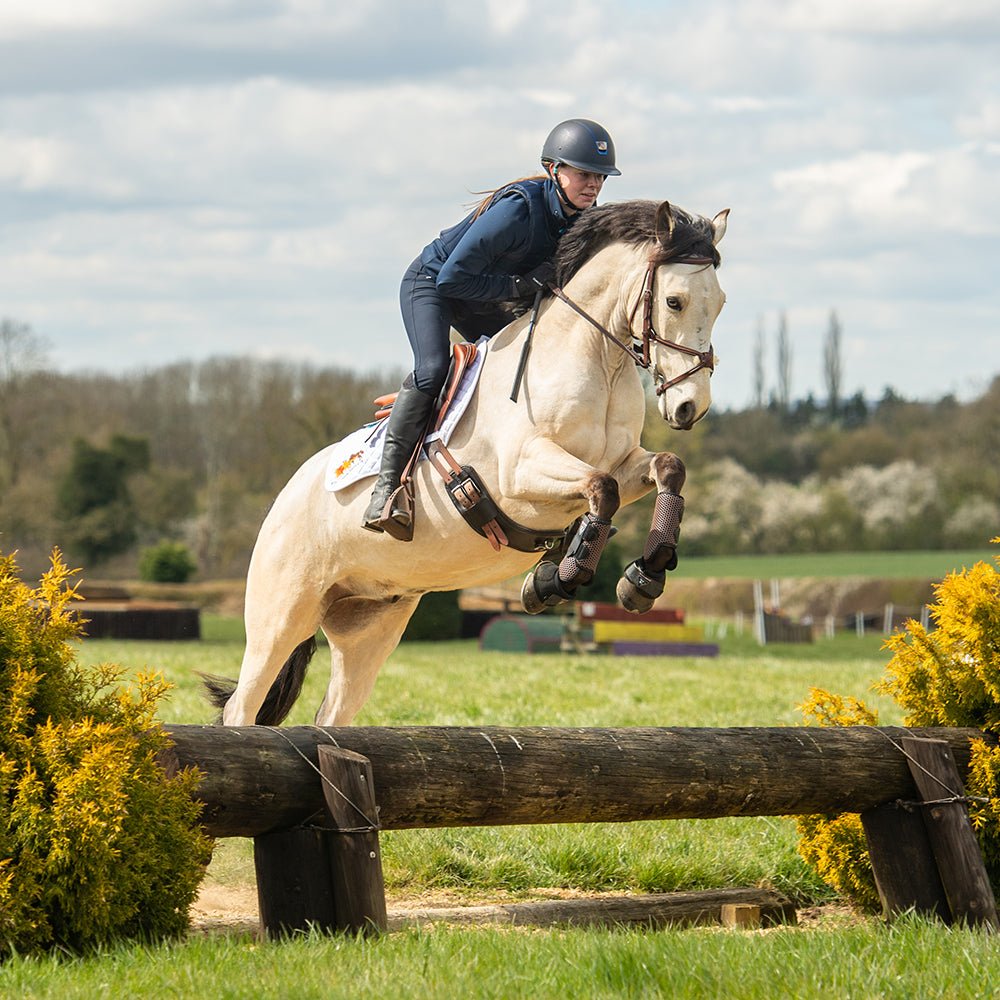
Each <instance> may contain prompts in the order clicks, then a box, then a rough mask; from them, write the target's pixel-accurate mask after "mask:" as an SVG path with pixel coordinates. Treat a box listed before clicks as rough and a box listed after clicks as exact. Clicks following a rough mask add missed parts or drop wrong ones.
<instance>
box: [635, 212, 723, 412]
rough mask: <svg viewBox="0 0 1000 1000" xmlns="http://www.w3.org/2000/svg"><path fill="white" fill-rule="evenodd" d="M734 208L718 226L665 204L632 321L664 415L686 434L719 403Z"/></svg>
mask: <svg viewBox="0 0 1000 1000" xmlns="http://www.w3.org/2000/svg"><path fill="white" fill-rule="evenodd" d="M728 215H729V209H726V210H725V211H722V212H719V214H718V215H716V216H715V218H714V219H712V220H711V221H709V220H708V219H705V218H702V217H700V216H691V215H688V214H687V213H686V212H683V211H681V210H680V209H676V208H674V207H672V206H671V205H670V204H669V203H668V202H664V203H663V204H662V205H660V207H659V209H658V210H657V240H656V243H655V244H654V247H653V251H652V253H651V255H650V259H649V266H648V270H647V272H646V277H645V281H644V284H643V290H642V292H641V293H640V297H639V299H638V301H637V305H636V308H635V309H634V310H633V311H632V314H631V316H630V326H631V330H632V334H633V336H634V337H636V338H637V339H641V341H642V344H643V352H644V356H645V358H646V360H647V361H648V363H649V368H650V370H651V372H652V374H653V380H654V382H655V383H656V394H657V405H658V407H659V410H660V415H661V416H662V417H663V419H664V420H665V421H666V422H667V423H668V424H670V426H671V427H674V428H677V429H678V430H687V429H689V428H690V427H692V426H693V425H694V424H695V423H697V421H699V420H700V419H701V418H702V417H703V416H704V415H705V414H706V413H707V412H708V408H709V406H710V405H711V402H712V392H711V385H710V381H709V380H710V379H711V376H712V371H713V369H714V367H715V354H714V351H713V349H712V327H713V326H714V324H715V320H716V318H717V317H718V315H719V312H720V311H721V310H722V306H723V305H724V303H725V301H726V296H725V293H724V292H723V291H722V288H721V287H720V285H719V281H718V278H717V277H716V273H715V269H716V268H717V267H718V266H719V260H720V258H719V251H718V250H717V249H716V246H717V244H718V243H719V241H720V240H721V239H722V237H723V236H724V235H725V232H726V220H727V218H728Z"/></svg>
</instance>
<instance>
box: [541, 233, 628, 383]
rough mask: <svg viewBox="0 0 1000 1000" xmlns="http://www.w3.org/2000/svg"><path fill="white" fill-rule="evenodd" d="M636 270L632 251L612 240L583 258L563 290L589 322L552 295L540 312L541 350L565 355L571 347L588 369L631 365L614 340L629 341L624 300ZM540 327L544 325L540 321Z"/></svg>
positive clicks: (609, 369) (608, 368)
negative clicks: (596, 366) (581, 265)
mask: <svg viewBox="0 0 1000 1000" xmlns="http://www.w3.org/2000/svg"><path fill="white" fill-rule="evenodd" d="M637 269H638V263H637V261H636V251H635V250H631V249H628V248H625V247H621V246H617V245H616V246H611V247H606V248H605V249H604V250H602V251H601V252H600V253H599V254H597V255H596V256H595V257H594V258H593V259H592V260H590V261H588V263H587V264H586V265H584V267H582V268H581V269H580V270H579V271H578V272H577V273H576V274H575V275H574V276H573V278H572V280H571V281H569V282H568V283H567V284H566V286H565V287H564V288H563V292H564V293H565V294H566V297H567V298H568V299H570V300H571V301H572V302H574V303H575V304H576V305H577V306H579V308H580V309H582V310H583V311H584V312H585V313H586V314H587V316H589V317H590V318H591V319H592V320H593V322H590V321H588V319H586V318H585V317H583V316H581V315H580V314H579V313H577V312H576V311H575V310H574V309H572V308H571V307H570V306H568V305H567V304H566V303H564V302H561V301H559V300H558V299H554V300H552V301H551V303H550V305H549V308H548V309H547V310H546V312H545V315H544V320H545V323H544V335H543V337H540V338H539V341H540V346H541V347H542V350H546V349H547V350H548V351H549V352H550V353H552V354H553V355H556V356H562V357H563V358H564V359H565V356H566V354H567V351H568V350H570V349H571V350H572V352H573V353H574V354H575V355H576V356H577V358H578V360H579V363H580V364H582V365H585V366H587V367H588V368H589V369H591V370H593V368H594V366H595V365H599V366H600V367H602V368H603V369H605V370H607V371H608V372H609V373H614V372H617V371H619V370H620V369H621V368H622V367H623V366H624V365H631V359H630V358H629V357H628V356H627V355H626V354H625V352H624V351H622V349H621V347H620V346H619V344H616V343H615V340H617V341H618V342H619V343H622V344H627V343H628V342H629V338H630V334H629V331H628V318H627V314H628V308H627V302H628V301H629V300H630V298H631V292H632V288H633V286H635V285H636V281H637V279H636V278H635V275H636V273H637ZM539 327H540V328H542V327H543V324H542V322H541V320H540V321H539ZM601 327H603V330H604V331H607V333H610V334H611V336H612V337H614V338H615V340H612V339H611V338H610V337H608V336H607V335H606V334H605V333H604V332H603V331H602V330H601V329H600V328H601ZM542 345H544V346H542ZM570 345H571V346H570ZM532 350H533V351H534V347H533V348H532ZM563 363H565V360H564V362H563Z"/></svg>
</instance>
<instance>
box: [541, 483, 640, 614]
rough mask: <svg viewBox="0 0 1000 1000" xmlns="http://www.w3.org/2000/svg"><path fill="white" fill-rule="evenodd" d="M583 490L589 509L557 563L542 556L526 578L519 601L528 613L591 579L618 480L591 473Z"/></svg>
mask: <svg viewBox="0 0 1000 1000" xmlns="http://www.w3.org/2000/svg"><path fill="white" fill-rule="evenodd" d="M583 493H584V496H585V497H586V499H587V501H588V503H589V505H590V510H588V511H587V513H586V514H584V515H583V517H581V518H580V521H579V524H578V525H577V528H576V531H575V533H574V534H573V537H572V538H571V539H570V541H569V544H568V545H567V546H566V548H565V551H564V554H563V557H562V559H561V560H560V562H559V563H558V564H557V563H555V562H554V561H553V560H550V559H542V560H541V561H540V562H539V563H538V565H537V566H535V568H534V570H532V572H531V573H530V574H529V575H528V576H527V577H526V578H525V581H524V585H523V586H522V588H521V604H522V605H523V606H524V610H525V611H527V612H528V614H530V615H535V614H538V613H539V612H540V611H542V610H544V609H545V608H546V607H554V606H555V605H557V604H562V603H563V602H564V601H569V600H572V599H573V596H574V594H575V592H576V589H577V587H580V586H583V585H585V584H588V583H590V581H591V580H592V579H593V578H594V572H595V571H596V569H597V564H598V562H599V561H600V558H601V553H602V552H603V551H604V547H605V545H607V543H608V539H609V538H610V537H611V518H612V517H614V515H615V514H616V513H617V511H618V508H619V507H620V506H621V500H620V497H619V491H618V483H617V481H616V480H615V479H614V478H613V477H612V476H609V475H606V474H603V473H595V474H593V475H592V476H590V478H589V479H588V480H587V483H586V486H585V487H584V490H583Z"/></svg>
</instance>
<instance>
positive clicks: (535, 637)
mask: <svg viewBox="0 0 1000 1000" xmlns="http://www.w3.org/2000/svg"><path fill="white" fill-rule="evenodd" d="M563 631H564V623H563V619H562V616H561V615H560V616H556V615H537V616H536V615H497V616H496V617H495V618H491V619H490V620H489V621H488V622H487V623H486V624H485V625H484V626H483V630H482V632H480V634H479V648H480V649H487V650H501V651H503V652H507V653H558V652H559V651H560V649H561V648H562V641H563Z"/></svg>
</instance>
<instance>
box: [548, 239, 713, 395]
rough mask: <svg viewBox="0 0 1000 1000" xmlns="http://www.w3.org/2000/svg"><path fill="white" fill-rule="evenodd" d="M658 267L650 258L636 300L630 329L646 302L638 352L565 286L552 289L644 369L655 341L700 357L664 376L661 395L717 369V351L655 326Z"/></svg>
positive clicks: (704, 260)
mask: <svg viewBox="0 0 1000 1000" xmlns="http://www.w3.org/2000/svg"><path fill="white" fill-rule="evenodd" d="M671 263H672V264H705V265H709V264H712V263H713V261H712V258H711V257H680V258H678V259H677V260H675V261H671ZM656 268H657V264H656V262H655V261H654V260H652V259H651V260H650V261H649V266H648V267H647V268H646V276H645V278H644V279H643V282H642V291H641V292H640V294H639V298H638V299H636V302H635V305H634V306H633V307H632V312H631V313H630V314H629V320H628V324H629V329H631V328H632V324H633V323H634V322H635V314H636V313H637V312H638V311H639V304H640V303H642V306H643V309H642V333H641V335H640V336H641V338H642V351H641V352H640V351H637V350H636V349H635V348H634V347H632V345H631V344H626V343H624V341H621V340H619V339H618V338H617V337H616V336H615V335H614V334H613V333H612V332H611V331H610V330H609V329H608V328H607V327H606V326H604V325H603V324H602V323H599V322H598V321H597V320H596V319H594V317H593V316H591V315H590V313H588V312H586V311H585V310H584V309H581V308H580V306H578V305H577V304H576V303H575V302H574V301H573V300H572V299H571V298H570V297H569V296H568V295H567V294H566V293H565V292H564V291H563V290H562V289H561V288H557V287H556V286H555V285H549V286H548V287H549V290H550V291H551V292H552V294H553V295H555V297H556V298H557V299H560V300H561V301H563V302H565V303H566V305H568V306H569V307H570V309H572V310H573V311H574V312H575V313H577V314H578V315H579V316H582V317H583V318H584V319H585V320H586V321H587V322H588V323H589V324H590V325H591V326H592V327H593V328H594V329H595V330H597V331H599V332H600V333H601V334H603V335H604V336H605V337H606V338H607V339H608V340H610V341H611V343H613V344H614V345H615V346H616V347H617V348H619V349H620V350H622V351H624V353H625V354H627V355H628V356H629V357H630V358H631V359H632V360H633V361H634V362H635V363H636V364H637V365H638V366H639V367H640V368H645V369H647V370H648V369H649V367H650V361H649V345H650V344H651V343H657V344H662V345H663V346H664V347H670V348H673V349H674V350H675V351H680V352H681V354H687V355H689V356H690V357H692V358H697V359H698V363H697V364H696V365H692V367H690V368H689V369H688V370H687V371H685V372H683V373H682V374H680V375H677V376H675V377H674V378H672V379H663V380H662V381H660V382H659V384H658V385H657V387H656V395H657V396H661V395H662V394H663V393H665V392H666V391H667V389H669V388H670V387H671V386H675V385H677V384H678V383H679V382H683V381H684V380H685V379H686V378H690V377H691V376H692V375H694V373H695V372H699V371H701V370H702V368H707V369H708V370H709V371H710V372H711V371H714V370H715V351H714V350H713V349H712V345H711V344H709V346H708V350H707V351H696V350H694V349H693V348H691V347H688V346H686V345H685V344H678V343H677V341H676V340H667V339H666V338H665V337H661V336H660V335H659V334H658V333H657V332H656V330H655V329H654V328H653V283H654V282H655V280H656Z"/></svg>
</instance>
